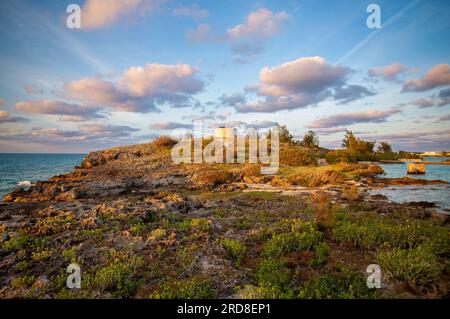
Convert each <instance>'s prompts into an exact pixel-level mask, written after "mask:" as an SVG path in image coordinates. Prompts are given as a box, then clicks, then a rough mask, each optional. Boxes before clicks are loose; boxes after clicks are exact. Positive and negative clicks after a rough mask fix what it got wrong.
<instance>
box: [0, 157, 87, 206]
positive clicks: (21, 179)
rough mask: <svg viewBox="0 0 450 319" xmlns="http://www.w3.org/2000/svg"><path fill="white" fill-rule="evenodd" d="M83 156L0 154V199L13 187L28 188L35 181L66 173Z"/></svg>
mask: <svg viewBox="0 0 450 319" xmlns="http://www.w3.org/2000/svg"><path fill="white" fill-rule="evenodd" d="M84 156H85V154H5V153H3V154H2V153H0V199H1V198H3V196H4V195H5V194H7V193H9V192H11V191H12V190H13V189H14V188H15V187H17V186H22V187H25V188H26V187H29V186H31V184H32V183H34V182H36V181H43V180H47V179H49V178H50V177H52V176H54V175H58V174H63V173H68V172H70V171H72V170H73V167H74V166H76V165H79V164H80V163H81V160H82V159H83V157H84Z"/></svg>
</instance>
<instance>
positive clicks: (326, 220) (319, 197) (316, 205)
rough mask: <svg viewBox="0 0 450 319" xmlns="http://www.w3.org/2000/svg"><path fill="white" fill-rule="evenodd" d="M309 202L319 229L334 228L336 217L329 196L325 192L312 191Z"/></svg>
mask: <svg viewBox="0 0 450 319" xmlns="http://www.w3.org/2000/svg"><path fill="white" fill-rule="evenodd" d="M309 203H310V206H311V209H312V211H313V214H314V221H315V223H316V225H317V226H318V227H319V229H327V228H332V227H333V225H334V222H335V217H334V211H333V209H332V206H331V201H330V198H329V196H328V195H327V194H326V193H325V192H318V193H311V196H310V200H309Z"/></svg>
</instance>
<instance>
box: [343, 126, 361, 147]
mask: <svg viewBox="0 0 450 319" xmlns="http://www.w3.org/2000/svg"><path fill="white" fill-rule="evenodd" d="M357 144H358V139H357V138H356V137H355V135H353V132H352V131H349V130H346V131H345V136H344V139H343V140H342V146H343V147H345V148H346V149H349V150H350V149H356V145H357Z"/></svg>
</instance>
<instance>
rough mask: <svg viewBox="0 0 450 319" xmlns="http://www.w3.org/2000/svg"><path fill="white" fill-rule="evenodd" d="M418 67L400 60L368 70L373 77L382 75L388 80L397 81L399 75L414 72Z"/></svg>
mask: <svg viewBox="0 0 450 319" xmlns="http://www.w3.org/2000/svg"><path fill="white" fill-rule="evenodd" d="M415 70H416V69H414V68H408V67H406V66H404V65H402V64H400V63H398V62H395V63H392V64H389V65H386V66H380V67H375V68H371V69H369V71H368V72H367V73H368V75H369V76H371V77H377V76H379V77H382V78H383V79H384V80H386V81H397V80H398V76H399V75H401V74H404V73H407V72H414V71H415Z"/></svg>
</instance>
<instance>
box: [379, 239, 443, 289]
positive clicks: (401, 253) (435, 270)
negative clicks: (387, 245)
mask: <svg viewBox="0 0 450 319" xmlns="http://www.w3.org/2000/svg"><path fill="white" fill-rule="evenodd" d="M377 261H378V263H379V264H380V266H381V269H386V270H387V274H388V275H389V276H390V277H393V278H395V279H399V280H407V281H409V282H412V283H416V284H426V283H429V282H432V281H434V280H436V279H437V278H438V277H439V276H440V275H441V273H442V271H443V270H444V267H445V266H444V265H443V264H442V263H441V262H440V261H439V260H438V258H437V257H436V255H435V254H433V252H432V250H431V249H430V247H428V246H417V247H416V248H412V249H400V248H395V249H393V250H392V251H388V252H380V253H378V254H377Z"/></svg>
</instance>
